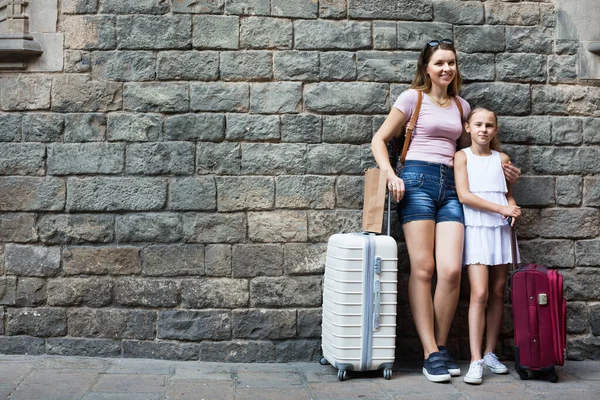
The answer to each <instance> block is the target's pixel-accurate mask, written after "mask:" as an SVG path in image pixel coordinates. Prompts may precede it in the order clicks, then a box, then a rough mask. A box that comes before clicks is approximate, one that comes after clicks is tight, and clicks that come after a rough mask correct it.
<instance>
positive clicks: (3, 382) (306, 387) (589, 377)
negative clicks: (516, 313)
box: [0, 355, 600, 400]
mask: <svg viewBox="0 0 600 400" xmlns="http://www.w3.org/2000/svg"><path fill="white" fill-rule="evenodd" d="M508 365H509V367H510V373H509V374H508V375H493V374H491V373H489V371H486V374H485V375H484V382H483V384H482V385H479V386H472V385H468V384H466V383H464V382H463V380H462V377H459V378H453V379H452V382H451V383H449V384H448V383H446V384H440V383H437V384H436V383H430V382H428V381H427V380H426V379H425V377H423V375H422V374H421V373H420V369H421V366H420V365H417V364H400V365H399V366H398V367H397V368H395V369H394V374H393V376H392V379H391V380H385V379H383V377H382V375H381V373H377V374H375V373H369V374H351V375H350V376H349V379H348V380H346V381H344V382H340V381H338V379H337V371H336V370H335V369H334V368H333V367H331V366H328V365H327V366H322V365H320V364H319V363H318V362H314V363H292V364H226V363H204V362H195V361H188V362H182V361H161V360H146V359H120V358H112V359H111V358H87V357H52V356H7V355H0V399H10V400H17V399H18V400H34V399H44V400H53V399H57V400H58V399H60V400H67V399H85V400H116V399H118V400H155V399H193V400H201V399H205V400H221V399H227V400H229V399H235V400H242V399H251V400H263V399H264V400H266V399H273V400H296V399H298V400H300V399H301V400H309V399H431V398H433V399H438V398H439V399H444V400H446V399H448V400H451V399H485V400H492V399H511V400H524V399H577V400H584V399H594V400H596V399H599V398H600V361H567V362H566V364H565V366H564V367H560V368H559V369H558V374H559V381H558V383H554V384H552V383H549V382H548V381H546V380H528V381H521V380H520V379H519V378H518V376H517V375H516V373H515V372H514V369H513V365H512V364H511V363H508ZM461 368H462V369H463V374H464V373H465V372H466V370H467V363H462V364H461Z"/></svg>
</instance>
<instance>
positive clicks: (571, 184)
mask: <svg viewBox="0 0 600 400" xmlns="http://www.w3.org/2000/svg"><path fill="white" fill-rule="evenodd" d="M582 183H583V179H582V178H581V177H580V176H558V177H556V204H557V205H559V206H578V205H581V200H582Z"/></svg>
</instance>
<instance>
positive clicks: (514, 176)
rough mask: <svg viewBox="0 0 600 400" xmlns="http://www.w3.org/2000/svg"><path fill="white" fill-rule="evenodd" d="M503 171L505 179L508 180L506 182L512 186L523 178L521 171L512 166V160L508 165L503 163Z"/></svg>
mask: <svg viewBox="0 0 600 400" xmlns="http://www.w3.org/2000/svg"><path fill="white" fill-rule="evenodd" d="M507 157H508V156H507ZM502 170H503V171H504V177H505V178H506V181H507V182H508V183H510V184H511V185H514V184H515V183H517V181H518V180H519V178H520V177H521V170H520V169H519V168H517V167H515V166H514V165H512V163H511V162H510V160H509V161H508V162H507V163H504V161H503V162H502Z"/></svg>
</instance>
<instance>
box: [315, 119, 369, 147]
mask: <svg viewBox="0 0 600 400" xmlns="http://www.w3.org/2000/svg"><path fill="white" fill-rule="evenodd" d="M372 119H373V118H372V117H369V116H362V115H345V116H343V117H339V116H325V117H323V141H324V142H327V143H352V144H363V143H370V142H371V137H372V135H373V129H372Z"/></svg>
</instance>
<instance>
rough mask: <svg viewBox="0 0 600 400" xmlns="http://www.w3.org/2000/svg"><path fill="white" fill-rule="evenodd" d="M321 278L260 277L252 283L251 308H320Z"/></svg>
mask: <svg viewBox="0 0 600 400" xmlns="http://www.w3.org/2000/svg"><path fill="white" fill-rule="evenodd" d="M321 297H322V278H321V277H320V276H294V277H258V278H254V279H252V280H251V281H250V306H251V307H267V308H268V307H318V306H320V305H321Z"/></svg>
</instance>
